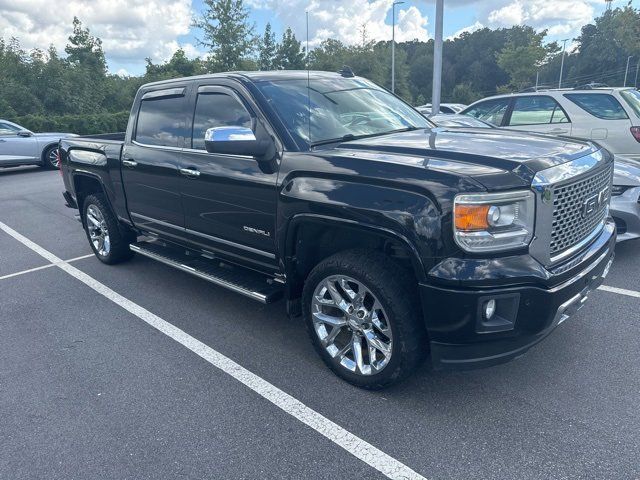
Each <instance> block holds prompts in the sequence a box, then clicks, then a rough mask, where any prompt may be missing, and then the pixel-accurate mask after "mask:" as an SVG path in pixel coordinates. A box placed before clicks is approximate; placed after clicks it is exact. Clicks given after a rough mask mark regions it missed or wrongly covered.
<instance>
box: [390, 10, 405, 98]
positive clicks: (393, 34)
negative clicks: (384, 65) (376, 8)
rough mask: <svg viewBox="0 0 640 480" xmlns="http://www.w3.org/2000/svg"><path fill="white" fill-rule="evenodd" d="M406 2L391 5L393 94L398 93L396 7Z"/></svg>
mask: <svg viewBox="0 0 640 480" xmlns="http://www.w3.org/2000/svg"><path fill="white" fill-rule="evenodd" d="M402 3H404V2H393V5H391V92H393V93H395V91H396V5H400V4H402Z"/></svg>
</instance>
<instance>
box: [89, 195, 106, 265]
mask: <svg viewBox="0 0 640 480" xmlns="http://www.w3.org/2000/svg"><path fill="white" fill-rule="evenodd" d="M87 229H88V230H89V237H90V238H91V244H92V245H93V248H94V249H95V251H96V252H98V254H99V255H100V256H102V257H106V256H107V255H109V252H110V251H111V241H110V239H109V229H108V228H107V222H106V221H105V219H104V215H102V212H101V211H100V209H99V208H98V207H97V206H95V205H89V207H88V208H87Z"/></svg>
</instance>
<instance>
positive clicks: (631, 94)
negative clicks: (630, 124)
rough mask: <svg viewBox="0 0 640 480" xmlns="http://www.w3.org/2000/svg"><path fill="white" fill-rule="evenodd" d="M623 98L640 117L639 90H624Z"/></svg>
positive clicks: (621, 93)
mask: <svg viewBox="0 0 640 480" xmlns="http://www.w3.org/2000/svg"><path fill="white" fill-rule="evenodd" d="M620 95H622V98H624V99H625V101H626V102H627V103H628V104H629V106H630V107H631V108H632V109H633V111H634V112H635V114H636V115H637V116H638V117H640V92H639V91H638V90H622V91H621V92H620Z"/></svg>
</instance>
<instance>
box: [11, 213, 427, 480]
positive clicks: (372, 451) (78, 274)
mask: <svg viewBox="0 0 640 480" xmlns="http://www.w3.org/2000/svg"><path fill="white" fill-rule="evenodd" d="M0 229H2V230H4V231H5V232H6V233H8V234H9V235H11V236H12V237H13V238H15V239H16V240H18V241H19V242H21V243H22V244H24V245H25V246H27V247H29V248H30V249H32V250H33V251H34V252H36V253H38V254H39V255H41V256H42V257H44V258H46V259H47V260H48V261H50V262H51V263H53V264H55V265H56V266H57V267H59V268H61V269H62V270H64V271H65V272H67V273H68V274H69V275H71V276H72V277H74V278H76V279H78V280H80V281H81V282H82V283H84V284H85V285H87V286H88V287H90V288H92V289H93V290H95V291H96V292H98V293H99V294H100V295H103V296H104V297H106V298H108V299H109V300H111V301H112V302H114V303H116V304H117V305H119V306H120V307H122V308H124V309H125V310H127V311H128V312H130V313H131V314H133V315H135V316H136V317H138V318H139V319H141V320H143V321H144V322H146V323H148V324H149V325H151V326H152V327H154V328H156V329H157V330H159V331H160V332H162V333H164V334H165V335H167V336H168V337H170V338H172V339H173V340H175V341H176V342H178V343H180V344H181V345H183V346H185V347H186V348H188V349H189V350H191V351H192V352H194V353H195V354H197V355H199V356H200V357H202V358H203V359H204V360H206V361H207V362H209V363H210V364H212V365H214V366H215V367H217V368H219V369H220V370H222V371H223V372H225V373H227V374H228V375H230V376H231V377H233V378H235V379H236V380H238V381H239V382H241V383H242V384H244V385H246V386H247V387H249V388H250V389H251V390H253V391H254V392H256V393H257V394H258V395H260V396H262V397H263V398H265V399H266V400H268V401H270V402H271V403H273V404H274V405H275V406H277V407H278V408H280V409H282V410H283V411H284V412H286V413H288V414H289V415H291V416H292V417H294V418H296V419H298V420H299V421H300V422H302V423H304V424H305V425H308V426H309V427H311V428H312V429H314V430H315V431H316V432H318V433H320V434H321V435H323V436H325V437H326V438H328V439H329V440H331V441H332V442H334V443H335V444H336V445H338V446H340V447H342V448H343V449H344V450H346V451H347V452H349V453H350V454H351V455H353V456H355V457H356V458H359V459H360V460H362V461H363V462H365V463H366V464H368V465H370V466H371V467H373V468H375V469H376V470H378V471H379V472H381V473H383V474H384V475H386V476H387V477H388V478H392V479H422V480H426V479H425V478H424V477H423V476H421V475H420V474H418V473H417V472H415V471H413V470H412V469H411V468H409V467H408V466H406V465H405V464H403V463H402V462H400V461H398V460H396V459H395V458H393V457H391V456H390V455H387V454H386V453H384V452H383V451H381V450H379V449H378V448H376V447H374V446H373V445H371V444H369V443H368V442H366V441H364V440H363V439H361V438H360V437H358V436H356V435H354V434H353V433H351V432H349V431H347V430H345V429H344V428H342V427H341V426H340V425H338V424H336V423H334V422H332V421H331V420H329V419H328V418H326V417H324V416H323V415H321V414H320V413H318V412H316V411H315V410H313V409H311V408H309V407H307V406H306V405H305V404H304V403H302V402H301V401H299V400H297V399H296V398H294V397H292V396H291V395H289V394H288V393H286V392H283V391H282V390H280V389H279V388H278V387H276V386H274V385H272V384H271V383H269V382H268V381H266V380H264V379H263V378H262V377H259V376H258V375H256V374H254V373H252V372H250V371H249V370H247V369H246V368H244V367H243V366H242V365H240V364H238V363H236V362H234V361H233V360H231V359H230V358H228V357H226V356H224V355H223V354H221V353H220V352H218V351H216V350H214V349H213V348H211V347H209V346H208V345H205V344H204V343H202V342H201V341H199V340H197V339H196V338H194V337H192V336H191V335H189V334H187V333H186V332H184V331H183V330H181V329H179V328H178V327H176V326H174V325H172V324H171V323H169V322H167V321H166V320H163V319H162V318H160V317H158V316H157V315H155V314H154V313H151V312H150V311H148V310H146V309H145V308H143V307H141V306H140V305H138V304H136V303H134V302H132V301H131V300H129V299H127V298H125V297H123V296H122V295H120V294H119V293H117V292H115V291H114V290H112V289H111V288H109V287H107V286H106V285H104V284H102V283H100V282H99V281H98V280H96V279H94V278H93V277H90V276H89V275H87V274H86V273H84V272H82V271H81V270H78V269H77V268H76V267H74V266H72V265H70V264H69V263H67V262H64V261H62V260H61V259H60V258H58V257H57V256H55V255H54V254H53V253H51V252H49V251H47V250H45V249H44V248H42V247H41V246H39V245H38V244H36V243H34V242H32V241H31V240H29V239H28V238H26V237H25V236H23V235H21V234H20V233H18V232H16V231H15V230H13V229H12V228H11V227H9V226H7V225H5V224H4V223H2V222H0Z"/></svg>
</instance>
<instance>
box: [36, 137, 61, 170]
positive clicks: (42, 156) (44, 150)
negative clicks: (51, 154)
mask: <svg viewBox="0 0 640 480" xmlns="http://www.w3.org/2000/svg"><path fill="white" fill-rule="evenodd" d="M58 145H59V142H48V143H45V145H44V147H42V150H40V160H42V163H43V165H45V164H46V163H47V158H46V156H45V154H46V153H47V151H48V150H49V149H50V148H51V147H58Z"/></svg>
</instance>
